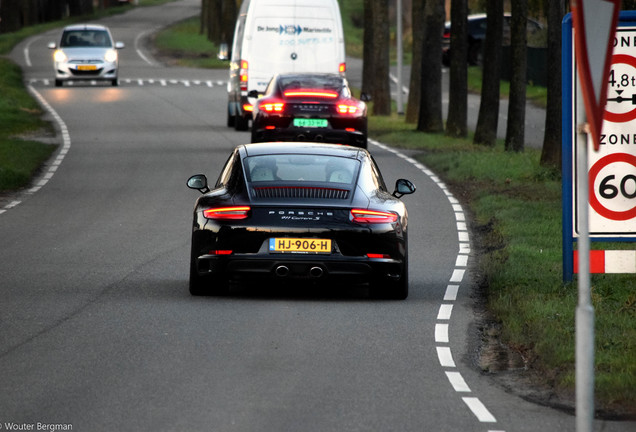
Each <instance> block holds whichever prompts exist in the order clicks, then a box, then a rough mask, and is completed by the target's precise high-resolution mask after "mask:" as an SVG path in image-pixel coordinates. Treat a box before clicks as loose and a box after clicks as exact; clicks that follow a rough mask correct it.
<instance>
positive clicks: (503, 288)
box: [369, 115, 636, 416]
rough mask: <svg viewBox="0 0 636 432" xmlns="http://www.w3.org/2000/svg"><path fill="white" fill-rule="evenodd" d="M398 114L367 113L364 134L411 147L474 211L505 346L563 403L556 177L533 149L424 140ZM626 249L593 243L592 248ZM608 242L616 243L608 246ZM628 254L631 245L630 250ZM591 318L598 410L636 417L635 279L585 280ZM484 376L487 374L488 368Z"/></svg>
mask: <svg viewBox="0 0 636 432" xmlns="http://www.w3.org/2000/svg"><path fill="white" fill-rule="evenodd" d="M414 129H415V127H414V126H413V125H409V124H405V123H404V121H403V119H402V118H401V117H399V118H398V117H397V116H395V115H394V116H392V117H372V118H370V121H369V134H370V135H372V136H373V137H374V138H375V139H377V140H379V141H382V142H384V143H387V144H390V145H393V146H396V147H404V148H409V149H417V150H420V151H421V152H420V153H418V155H417V159H419V160H420V161H421V162H422V163H424V164H425V165H426V166H428V167H429V168H430V169H432V170H433V171H435V172H436V173H437V174H438V175H439V176H440V177H441V178H443V179H444V181H445V182H446V183H447V184H448V185H449V187H450V188H451V189H452V190H453V193H454V194H455V196H456V197H457V198H458V199H460V200H461V202H463V203H464V204H465V205H466V206H467V208H468V210H469V212H470V213H471V214H472V218H471V229H472V232H473V240H474V242H475V248H476V250H477V256H478V257H479V259H478V264H477V274H478V277H479V283H480V286H481V288H482V289H483V292H484V293H485V296H486V307H487V310H488V312H489V315H490V316H491V317H492V319H494V320H495V321H496V322H497V324H498V325H499V327H500V328H501V338H502V341H503V342H504V343H505V344H506V345H507V347H508V349H509V350H511V351H514V352H516V353H517V354H519V355H520V356H521V357H522V358H523V359H524V360H525V365H526V367H527V369H528V374H530V373H532V374H534V376H535V378H536V377H537V376H539V377H541V381H542V383H543V384H546V385H548V386H550V387H551V388H553V389H554V390H555V391H556V392H557V393H558V394H560V395H562V396H565V397H569V396H571V395H572V394H573V392H574V382H575V379H574V376H575V371H574V364H575V354H574V353H575V350H574V343H575V323H574V313H575V308H576V305H577V299H578V292H577V285H576V282H575V283H569V284H563V283H562V269H561V254H562V252H561V250H562V248H561V246H562V245H561V243H562V242H561V178H560V172H555V171H553V170H549V169H545V168H542V167H541V166H540V165H539V158H540V152H539V151H538V150H533V149H527V150H526V151H525V152H523V153H508V152H505V151H504V145H503V142H500V143H498V145H497V146H496V147H495V148H485V147H480V146H475V145H473V144H472V142H471V140H470V139H466V140H460V139H453V138H449V137H446V136H444V135H433V134H424V133H421V132H417V131H415V130H414ZM603 246H605V248H606V249H607V248H610V249H612V248H619V247H622V248H624V247H625V244H621V245H611V244H597V243H593V244H592V247H593V248H601V247H603ZM614 246H615V247H614ZM632 248H633V245H632ZM592 301H593V306H594V309H595V317H596V326H595V328H596V389H595V395H596V398H597V403H596V406H597V408H598V409H599V410H600V411H602V412H603V413H604V414H606V415H614V416H616V415H619V416H621V415H622V416H629V415H631V416H634V415H636V392H635V391H634V389H636V362H635V361H634V359H635V358H636V325H635V323H636V292H635V291H634V276H633V275H592ZM486 371H488V370H486Z"/></svg>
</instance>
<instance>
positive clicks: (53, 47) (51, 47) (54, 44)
mask: <svg viewBox="0 0 636 432" xmlns="http://www.w3.org/2000/svg"><path fill="white" fill-rule="evenodd" d="M48 46H49V49H55V48H57V44H56V43H55V42H49V45H48Z"/></svg>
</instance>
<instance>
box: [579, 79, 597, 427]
mask: <svg viewBox="0 0 636 432" xmlns="http://www.w3.org/2000/svg"><path fill="white" fill-rule="evenodd" d="M577 92H578V96H581V95H580V86H577ZM581 101H582V98H581V97H577V105H580V104H581ZM580 108H581V110H578V109H577V111H578V112H579V113H584V112H585V110H584V109H582V107H580ZM585 124H586V122H585V116H584V122H583V125H585ZM578 129H579V130H578V131H577V140H576V145H577V152H576V155H577V166H578V167H579V169H578V170H577V175H578V194H577V195H578V200H577V212H578V214H579V227H578V228H579V239H578V242H577V243H578V254H579V268H578V271H579V275H578V295H579V299H578V305H577V308H576V353H575V354H576V365H575V368H576V432H592V424H593V421H594V308H593V307H592V302H591V290H590V235H589V218H588V216H589V213H588V211H589V206H588V197H589V182H588V179H589V176H588V170H587V166H588V145H587V139H588V134H587V132H586V128H585V127H584V126H582V124H579V128H578Z"/></svg>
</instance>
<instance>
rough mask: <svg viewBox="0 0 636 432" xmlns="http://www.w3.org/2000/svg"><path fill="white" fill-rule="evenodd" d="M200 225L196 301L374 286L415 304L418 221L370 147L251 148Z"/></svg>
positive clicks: (195, 180)
mask: <svg viewBox="0 0 636 432" xmlns="http://www.w3.org/2000/svg"><path fill="white" fill-rule="evenodd" d="M187 184H188V187H189V188H191V189H196V190H199V191H200V192H201V193H203V195H202V196H200V197H199V198H198V200H197V201H196V205H195V208H194V221H193V227H192V249H191V258H190V293H191V294H192V295H204V294H222V293H225V292H227V290H228V288H229V281H237V282H240V281H241V280H246V279H250V278H251V279H255V278H259V280H264V279H269V280H273V281H279V282H281V283H282V282H284V281H296V282H303V281H315V282H317V283H319V282H326V283H330V282H332V281H342V282H345V283H349V282H350V283H368V284H369V288H370V291H371V293H372V294H373V295H374V296H378V297H382V298H392V299H405V298H406V297H407V296H408V237H407V227H408V214H407V210H406V206H405V205H404V203H403V202H402V201H401V200H400V199H399V198H400V197H401V196H402V195H404V194H410V193H413V192H414V191H415V186H414V185H413V184H412V183H411V182H410V181H408V180H405V179H399V180H397V181H396V184H395V191H394V192H393V193H391V192H389V190H388V189H387V188H386V185H385V183H384V180H383V179H382V175H381V174H380V170H379V169H378V166H377V165H376V163H375V161H374V160H373V158H372V156H371V155H370V154H369V153H368V152H367V150H365V149H360V148H356V147H352V146H343V145H336V144H323V143H282V142H277V143H262V144H245V145H240V146H238V147H236V148H235V149H234V151H233V152H232V153H231V155H230V157H229V159H228V160H227V162H226V164H225V166H224V168H223V170H222V171H221V174H220V176H219V177H218V179H217V181H216V183H215V184H214V185H213V189H212V190H210V188H209V186H208V182H207V178H206V176H205V175H203V174H198V175H194V176H192V177H190V179H188V182H187Z"/></svg>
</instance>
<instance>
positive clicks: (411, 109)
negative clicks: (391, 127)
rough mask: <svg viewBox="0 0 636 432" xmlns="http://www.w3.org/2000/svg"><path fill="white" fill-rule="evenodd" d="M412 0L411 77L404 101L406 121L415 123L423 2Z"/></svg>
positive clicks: (420, 71)
mask: <svg viewBox="0 0 636 432" xmlns="http://www.w3.org/2000/svg"><path fill="white" fill-rule="evenodd" d="M425 1H426V0H413V5H412V8H411V9H412V19H413V31H412V33H413V47H412V50H413V53H412V60H411V78H410V82H409V96H408V100H407V103H406V115H405V116H404V120H405V121H406V123H416V122H417V119H418V117H419V108H420V94H421V92H420V90H421V89H420V79H421V78H422V45H423V43H424V2H425Z"/></svg>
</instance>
